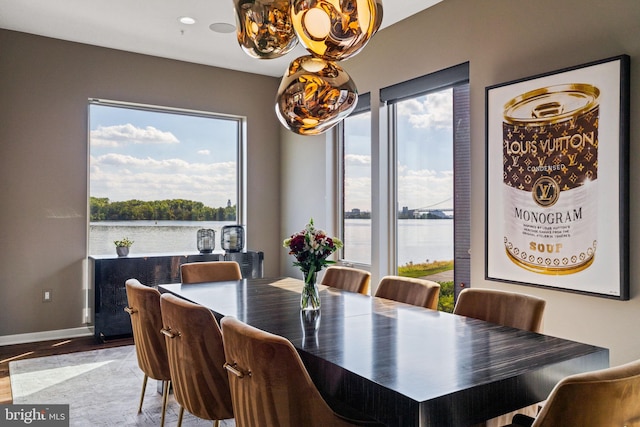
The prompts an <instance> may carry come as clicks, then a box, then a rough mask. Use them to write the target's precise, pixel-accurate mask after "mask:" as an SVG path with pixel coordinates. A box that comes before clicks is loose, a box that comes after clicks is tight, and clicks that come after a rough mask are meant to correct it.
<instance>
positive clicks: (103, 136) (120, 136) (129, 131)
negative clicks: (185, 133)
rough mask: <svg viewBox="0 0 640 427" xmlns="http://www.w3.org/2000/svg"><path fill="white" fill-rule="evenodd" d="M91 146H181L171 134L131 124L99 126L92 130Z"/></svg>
mask: <svg viewBox="0 0 640 427" xmlns="http://www.w3.org/2000/svg"><path fill="white" fill-rule="evenodd" d="M90 137H91V145H92V146H95V147H98V146H99V147H121V146H124V145H127V144H179V143H180V141H179V140H178V138H176V136H175V135H174V134H173V133H171V132H165V131H161V130H159V129H157V128H155V127H153V126H147V127H145V128H139V127H136V126H134V125H132V124H131V123H127V124H125V125H115V126H98V128H97V129H95V130H92V131H91V134H90Z"/></svg>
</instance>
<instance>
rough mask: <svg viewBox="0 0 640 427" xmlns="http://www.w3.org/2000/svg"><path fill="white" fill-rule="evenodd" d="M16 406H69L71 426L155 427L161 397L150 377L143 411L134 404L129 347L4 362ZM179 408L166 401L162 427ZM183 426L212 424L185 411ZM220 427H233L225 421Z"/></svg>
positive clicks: (135, 383)
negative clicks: (7, 365) (9, 376)
mask: <svg viewBox="0 0 640 427" xmlns="http://www.w3.org/2000/svg"><path fill="white" fill-rule="evenodd" d="M9 373H10V375H11V391H12V394H13V403H15V404H69V415H70V416H69V418H70V425H71V426H77V427H88V426H159V425H160V411H161V409H162V396H161V395H160V394H159V393H158V392H157V384H158V383H157V381H155V380H151V379H149V382H148V383H147V390H146V393H145V398H144V404H143V406H142V413H141V414H138V403H139V399H140V391H141V389H142V379H143V377H144V374H143V373H142V371H141V370H140V368H138V361H137V359H136V352H135V347H134V346H125V347H115V348H108V349H104V350H95V351H87V352H81V353H71V354H65V355H60V356H50V357H41V358H35V359H26V360H19V361H14V362H10V363H9ZM179 410H180V408H179V406H178V404H177V403H176V402H175V400H174V399H173V395H171V396H170V398H169V405H168V408H167V415H166V420H165V425H166V426H175V425H176V424H177V422H178V413H179ZM182 424H183V426H185V427H189V426H209V427H210V426H211V425H212V422H211V421H206V420H202V419H199V418H197V417H194V416H193V415H191V414H189V413H188V412H186V411H185V415H184V419H183V423H182ZM221 425H222V426H224V427H234V426H235V423H234V422H233V420H224V421H223V422H222V423H221Z"/></svg>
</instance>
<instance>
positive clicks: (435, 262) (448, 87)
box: [380, 64, 470, 311]
mask: <svg viewBox="0 0 640 427" xmlns="http://www.w3.org/2000/svg"><path fill="white" fill-rule="evenodd" d="M468 75H469V67H468V64H461V65H459V66H455V67H452V68H449V69H446V70H443V71H440V72H436V73H433V74H429V75H426V76H423V77H419V78H417V79H414V80H410V81H407V82H403V83H399V84H397V85H394V86H390V87H388V88H384V89H382V90H381V92H380V99H381V102H384V103H386V105H387V106H388V108H387V111H388V120H389V125H388V128H389V129H390V135H389V138H390V141H391V144H392V146H393V149H392V150H391V156H390V157H391V161H390V165H389V168H390V170H391V171H390V176H392V177H393V179H394V182H393V185H392V187H393V188H392V192H393V194H394V197H393V201H394V203H395V205H396V208H395V210H394V213H393V217H394V218H392V221H393V222H394V223H395V227H394V230H395V231H394V233H393V234H394V236H393V241H394V242H393V243H394V244H393V246H394V248H395V254H391V256H392V259H395V260H396V268H397V274H400V275H405V276H413V277H425V276H426V277H428V278H432V279H433V280H436V281H438V282H440V283H441V284H443V288H442V289H441V298H440V300H441V307H440V308H441V309H443V310H447V311H451V310H452V309H453V301H454V292H457V291H458V290H459V287H458V286H455V287H454V283H456V284H458V283H464V284H465V285H468V284H469V277H470V262H469V261H470V260H469V248H470V168H469V165H470V137H469V115H470V114H469V83H468V79H469V77H468Z"/></svg>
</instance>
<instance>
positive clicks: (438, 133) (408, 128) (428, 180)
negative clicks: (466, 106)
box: [345, 89, 453, 211]
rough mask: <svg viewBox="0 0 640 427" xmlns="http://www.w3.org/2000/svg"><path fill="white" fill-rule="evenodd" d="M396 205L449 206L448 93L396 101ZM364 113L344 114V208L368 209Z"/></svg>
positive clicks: (450, 106) (367, 117) (368, 158)
mask: <svg viewBox="0 0 640 427" xmlns="http://www.w3.org/2000/svg"><path fill="white" fill-rule="evenodd" d="M396 107H397V108H396V110H397V135H398V138H397V140H398V150H397V162H398V165H397V169H398V208H399V209H402V207H403V206H407V207H408V208H409V209H414V208H422V207H434V208H452V207H453V200H452V196H453V118H452V110H453V94H452V90H451V89H446V90H443V91H440V92H436V93H433V94H429V95H424V96H420V97H417V98H412V99H409V100H405V101H401V102H398V103H397V105H396ZM370 120H371V115H370V114H369V113H365V114H359V115H357V116H352V117H349V118H347V121H346V124H345V126H346V130H345V135H346V139H347V147H346V149H345V153H346V158H345V170H346V173H347V174H348V176H349V178H350V179H348V180H347V182H346V183H345V209H346V210H347V211H350V210H352V209H354V208H357V209H360V210H362V211H370V210H371V198H370V194H371V175H370V168H371V149H370V142H369V141H370V125H369V122H370Z"/></svg>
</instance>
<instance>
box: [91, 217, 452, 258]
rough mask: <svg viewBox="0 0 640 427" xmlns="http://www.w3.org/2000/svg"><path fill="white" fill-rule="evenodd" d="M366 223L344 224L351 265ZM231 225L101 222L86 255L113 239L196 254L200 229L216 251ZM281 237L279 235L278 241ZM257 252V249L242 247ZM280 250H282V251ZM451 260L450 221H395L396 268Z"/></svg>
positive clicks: (363, 248) (365, 244) (142, 249)
mask: <svg viewBox="0 0 640 427" xmlns="http://www.w3.org/2000/svg"><path fill="white" fill-rule="evenodd" d="M370 223H371V221H370V220H366V219H348V220H346V221H345V240H346V241H347V243H348V245H347V249H346V253H345V258H346V259H347V260H348V261H351V262H359V263H364V264H369V263H370V257H369V253H370V250H371V249H370V240H369V235H370V228H371V227H370ZM229 224H234V223H233V222H219V221H102V222H92V223H91V224H90V227H89V253H90V254H91V255H111V254H113V255H115V249H114V244H113V241H114V240H119V239H122V238H123V237H128V238H129V239H131V240H133V241H134V244H133V246H132V248H131V253H132V254H135V253H144V254H151V253H172V252H197V246H196V234H197V231H198V230H199V229H200V228H212V229H213V230H215V232H216V247H215V249H220V230H221V229H222V227H223V226H225V225H229ZM285 237H288V236H282V240H284V238H285ZM246 249H252V250H261V248H246ZM283 250H284V249H283ZM452 259H453V220H452V219H406V220H400V221H399V222H398V265H405V264H408V263H410V262H413V263H422V262H427V261H446V260H452Z"/></svg>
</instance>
